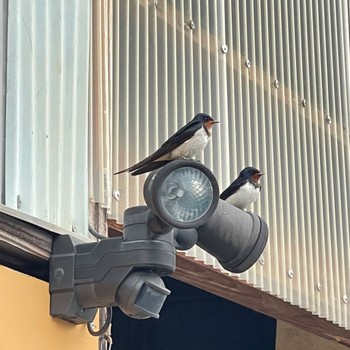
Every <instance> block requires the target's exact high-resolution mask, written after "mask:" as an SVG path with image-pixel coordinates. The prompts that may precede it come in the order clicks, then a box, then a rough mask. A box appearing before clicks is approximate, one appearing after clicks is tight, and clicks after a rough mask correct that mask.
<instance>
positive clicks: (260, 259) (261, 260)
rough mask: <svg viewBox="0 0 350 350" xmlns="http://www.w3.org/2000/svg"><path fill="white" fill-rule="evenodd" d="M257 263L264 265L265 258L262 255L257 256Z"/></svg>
mask: <svg viewBox="0 0 350 350" xmlns="http://www.w3.org/2000/svg"><path fill="white" fill-rule="evenodd" d="M259 264H260V265H264V264H265V259H264V257H263V256H262V255H261V256H260V258H259Z"/></svg>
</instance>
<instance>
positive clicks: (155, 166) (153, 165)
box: [131, 160, 171, 176]
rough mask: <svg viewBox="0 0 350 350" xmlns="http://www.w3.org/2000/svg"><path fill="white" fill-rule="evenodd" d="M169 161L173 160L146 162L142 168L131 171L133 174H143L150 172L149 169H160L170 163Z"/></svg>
mask: <svg viewBox="0 0 350 350" xmlns="http://www.w3.org/2000/svg"><path fill="white" fill-rule="evenodd" d="M169 162H171V160H160V161H155V162H151V163H149V164H146V165H145V166H143V167H142V168H138V169H137V170H134V171H133V172H132V173H131V176H136V175H141V174H144V173H148V172H149V171H153V170H156V169H159V168H161V167H163V166H164V165H166V164H168V163H169Z"/></svg>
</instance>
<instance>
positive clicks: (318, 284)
mask: <svg viewBox="0 0 350 350" xmlns="http://www.w3.org/2000/svg"><path fill="white" fill-rule="evenodd" d="M317 290H318V291H319V292H320V291H321V290H322V284H321V283H320V282H319V283H317Z"/></svg>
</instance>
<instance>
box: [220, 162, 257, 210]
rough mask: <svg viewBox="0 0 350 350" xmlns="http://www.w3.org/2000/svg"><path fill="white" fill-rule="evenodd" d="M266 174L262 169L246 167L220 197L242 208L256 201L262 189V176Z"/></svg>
mask: <svg viewBox="0 0 350 350" xmlns="http://www.w3.org/2000/svg"><path fill="white" fill-rule="evenodd" d="M262 175H264V173H262V172H261V171H260V170H258V169H256V168H253V167H247V168H244V169H243V170H242V171H241V172H240V174H239V176H238V177H237V179H236V180H235V181H233V182H232V183H231V185H230V186H229V187H227V188H226V190H225V191H223V192H222V193H221V195H220V198H221V199H223V200H225V201H227V202H228V203H230V204H232V205H234V206H235V207H237V208H240V209H242V210H244V209H246V208H247V207H248V206H249V205H250V204H252V203H253V202H255V201H256V199H257V198H258V196H259V193H260V191H261V185H260V184H259V179H260V177H261V176H262Z"/></svg>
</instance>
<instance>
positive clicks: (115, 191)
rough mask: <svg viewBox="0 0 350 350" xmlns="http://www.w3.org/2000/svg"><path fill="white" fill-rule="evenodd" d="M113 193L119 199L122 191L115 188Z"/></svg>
mask: <svg viewBox="0 0 350 350" xmlns="http://www.w3.org/2000/svg"><path fill="white" fill-rule="evenodd" d="M112 195H113V197H114V199H115V200H117V201H119V199H120V192H119V190H114V191H113V192H112Z"/></svg>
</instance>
